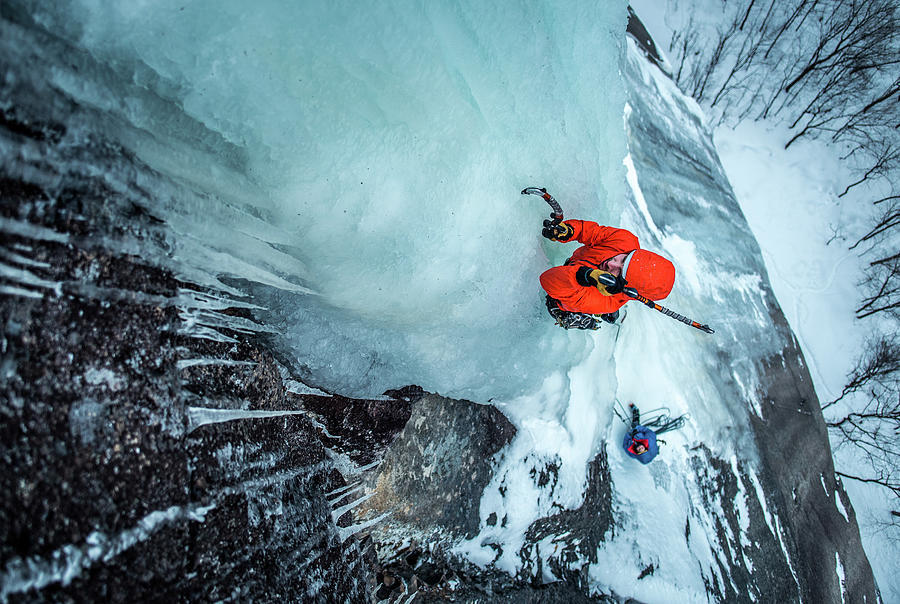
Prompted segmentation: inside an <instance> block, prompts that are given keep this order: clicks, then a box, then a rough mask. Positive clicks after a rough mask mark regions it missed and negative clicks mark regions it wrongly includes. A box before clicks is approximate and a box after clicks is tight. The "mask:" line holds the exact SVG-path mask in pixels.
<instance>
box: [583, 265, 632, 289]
mask: <svg viewBox="0 0 900 604" xmlns="http://www.w3.org/2000/svg"><path fill="white" fill-rule="evenodd" d="M586 280H587V281H588V282H589V283H590V284H592V285H595V286H596V287H597V289H599V290H600V293H601V294H603V295H604V296H612V295H615V294H621V293H622V292H623V291H625V279H623V278H622V276H621V275H618V276H617V275H613V274H612V273H607V272H606V271H601V270H600V269H599V268H595V269H594V270H592V271H591V272H590V273H588V275H587V277H586Z"/></svg>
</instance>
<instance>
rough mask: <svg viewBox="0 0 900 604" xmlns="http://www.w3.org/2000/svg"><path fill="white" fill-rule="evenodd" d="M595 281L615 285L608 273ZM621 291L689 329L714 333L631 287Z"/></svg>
mask: <svg viewBox="0 0 900 604" xmlns="http://www.w3.org/2000/svg"><path fill="white" fill-rule="evenodd" d="M597 281H599V282H600V284H601V285H608V286H614V285H615V284H616V278H615V276H613V275H611V274H609V273H601V274H600V276H599V277H597ZM622 291H623V293H624V294H625V295H626V296H629V297H631V298H634V299H635V300H637V301H638V302H643V303H644V304H646V305H647V306H649V307H650V308H653V309H655V310H658V311H659V312H661V313H662V314H664V315H667V316H669V317H672V318H673V319H675V320H676V321H681V322H682V323H684V324H685V325H690V326H691V327H695V328H697V329H699V330H700V331H705V332H706V333H716V332H715V331H714V330H713V329H712V328H711V327H710V326H709V325H703V324H701V323H697V322H696V321H692V320H691V319H688V318H687V317H685V316H684V315H679V314H678V313H677V312H673V311H671V310H669V309H668V308H666V307H665V306H660V305H659V304H657V303H656V302H654V301H653V300H650V299H649V298H645V297H644V296H642V295H640V294H639V293H638V292H637V290H636V289H634V288H633V287H626V288H625V289H623V290H622Z"/></svg>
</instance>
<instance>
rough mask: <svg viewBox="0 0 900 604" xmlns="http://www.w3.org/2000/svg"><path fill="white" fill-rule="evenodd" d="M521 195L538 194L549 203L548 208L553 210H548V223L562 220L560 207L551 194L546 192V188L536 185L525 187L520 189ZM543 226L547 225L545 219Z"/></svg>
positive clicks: (556, 222)
mask: <svg viewBox="0 0 900 604" xmlns="http://www.w3.org/2000/svg"><path fill="white" fill-rule="evenodd" d="M522 195H540V196H541V198H542V199H543V200H544V201H546V202H547V203H548V204H550V209H551V210H553V211H552V212H550V221H549V222H550V224H559V223H560V222H562V221H563V211H562V208H561V207H559V202H558V201H556V200H555V199H553V195H550V193H548V192H547V189H545V188H543V187H541V188H540V189H539V188H537V187H526V188H524V189H522ZM544 226H549V225H548V224H547V221H545V223H544Z"/></svg>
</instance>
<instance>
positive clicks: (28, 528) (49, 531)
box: [0, 116, 369, 602]
mask: <svg viewBox="0 0 900 604" xmlns="http://www.w3.org/2000/svg"><path fill="white" fill-rule="evenodd" d="M6 126H7V127H6V130H5V131H4V136H5V137H7V140H6V141H5V142H6V143H7V144H9V143H10V139H15V140H14V142H16V143H20V144H21V143H23V142H25V141H24V139H23V138H22V135H21V134H16V133H15V132H12V131H11V130H12V129H11V128H10V120H9V117H8V116H7V122H6ZM63 128H64V126H62V125H58V126H56V128H55V129H54V130H50V134H52V132H54V131H58V130H62V129H63ZM21 130H26V128H25V127H24V126H23V127H22V128H20V131H21ZM50 134H48V135H47V137H46V138H45V140H46V139H49V138H51V136H50ZM32 140H35V139H34V138H32ZM0 197H2V205H0V212H2V218H0V221H2V223H0V227H2V230H3V253H4V258H3V267H4V269H5V272H4V283H3V285H2V287H3V293H4V295H2V296H0V309H2V312H0V316H2V317H3V340H2V367H3V373H2V381H3V388H2V395H0V411H2V418H3V420H2V424H0V426H2V435H3V437H2V439H0V459H2V462H3V472H2V473H0V488H2V489H3V493H4V495H3V497H2V504H0V526H2V532H3V537H4V538H3V540H2V546H0V560H2V567H3V568H4V571H3V573H2V575H0V576H2V581H0V584H2V598H0V599H2V600H3V601H7V600H8V599H10V600H15V601H60V602H65V601H100V600H106V601H114V602H133V601H148V600H154V601H157V600H158V601H187V600H194V601H198V600H199V601H230V600H234V601H249V600H256V601H296V600H309V601H322V602H326V601H333V600H331V599H330V598H332V597H333V596H334V597H337V598H338V599H339V600H346V601H365V600H366V598H367V593H368V591H369V588H368V586H367V574H368V563H367V562H366V561H365V557H364V556H363V555H362V553H361V552H360V550H359V546H358V541H356V540H355V539H346V540H342V538H341V537H342V535H341V534H340V532H339V529H338V527H337V525H336V524H335V522H334V520H333V519H332V506H331V504H330V502H329V501H328V499H327V496H326V493H328V492H329V491H333V490H335V489H338V488H341V487H343V486H344V485H345V482H344V479H343V477H342V476H341V474H340V473H338V472H337V471H336V469H335V465H334V463H333V461H332V459H331V458H330V457H329V452H328V451H326V449H325V447H323V445H322V443H321V441H320V440H319V432H318V430H317V429H316V428H315V427H314V425H313V423H312V422H311V421H310V419H309V418H308V417H307V416H305V415H304V414H300V413H299V410H300V409H301V407H300V406H298V405H297V404H296V402H295V401H294V402H292V400H291V399H289V398H287V397H286V395H285V389H284V387H283V385H282V375H281V372H280V370H279V367H278V365H277V364H276V362H275V360H274V359H273V357H272V355H271V354H269V353H267V352H266V351H265V350H264V349H263V348H260V347H259V346H258V345H256V344H254V343H252V342H251V341H250V339H249V338H248V337H247V335H246V334H243V333H241V332H240V331H236V330H232V329H228V328H225V327H222V326H220V327H219V328H218V330H217V332H216V333H218V334H219V336H218V339H217V340H213V339H209V338H210V337H211V335H210V333H209V332H203V333H200V332H197V331H192V329H191V327H190V326H189V325H188V322H187V321H186V317H189V316H191V311H192V310H196V308H194V309H191V308H190V304H191V303H190V300H194V301H200V300H204V299H207V297H208V295H209V294H208V292H203V291H200V289H199V288H196V287H193V286H191V284H189V283H184V282H180V281H178V280H176V279H175V278H173V276H172V275H171V273H169V272H167V271H166V270H164V269H161V268H158V267H153V266H150V265H148V264H147V263H145V262H143V261H142V260H141V259H140V258H138V257H135V256H130V255H123V254H114V253H111V252H109V251H108V250H107V249H104V248H103V247H101V246H96V245H92V244H91V243H90V242H91V241H95V240H99V239H100V238H99V235H109V233H108V232H105V231H104V228H105V227H104V219H103V217H102V216H96V215H94V212H96V211H101V212H106V211H107V209H108V208H109V207H110V206H121V205H123V203H122V202H124V201H126V200H121V199H116V198H115V195H114V194H112V193H111V192H109V191H105V190H103V189H102V187H96V188H95V187H93V186H92V185H91V183H87V182H84V183H80V184H79V185H78V186H77V187H72V188H68V189H66V190H65V191H64V192H63V193H62V194H60V193H56V194H55V195H52V196H51V195H50V194H49V193H48V192H46V191H43V190H41V189H39V188H38V187H35V186H32V185H30V184H27V183H24V182H21V181H17V180H12V179H9V178H6V179H5V180H2V181H0ZM154 227H155V225H154V224H153V222H152V221H151V220H148V219H147V218H146V217H143V218H142V217H140V216H132V217H131V220H130V221H129V229H130V230H131V234H132V235H133V236H136V237H149V236H151V233H152V230H153V228H154ZM222 306H223V307H222V308H221V309H220V310H219V311H217V314H219V317H220V318H221V320H222V322H223V324H225V323H228V322H234V321H235V319H236V318H241V317H244V316H245V315H246V313H245V312H244V310H243V309H240V308H233V307H232V308H229V307H228V306H227V304H226V305H222ZM234 324H237V323H234ZM229 420H230V421H229ZM324 586H327V588H325V587H324Z"/></svg>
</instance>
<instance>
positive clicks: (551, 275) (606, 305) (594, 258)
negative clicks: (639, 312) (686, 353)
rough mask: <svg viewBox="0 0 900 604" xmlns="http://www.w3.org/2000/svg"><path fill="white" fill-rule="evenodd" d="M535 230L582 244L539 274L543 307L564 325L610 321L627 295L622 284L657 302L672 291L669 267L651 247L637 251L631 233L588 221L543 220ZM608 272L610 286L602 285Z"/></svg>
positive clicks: (591, 326) (586, 326)
mask: <svg viewBox="0 0 900 604" xmlns="http://www.w3.org/2000/svg"><path fill="white" fill-rule="evenodd" d="M541 234H542V235H543V236H544V237H546V238H547V239H550V240H551V241H559V242H562V243H566V242H569V241H573V240H574V241H578V242H579V243H582V244H583V245H582V246H581V247H580V248H578V249H577V250H575V253H573V254H572V256H571V257H570V258H569V259H568V260H566V262H565V263H564V264H563V265H562V266H556V267H553V268H551V269H548V270H546V271H544V273H543V274H541V286H542V287H543V288H544V290H546V292H547V310H548V311H549V312H550V314H551V316H553V318H554V319H556V322H557V324H558V325H560V326H562V327H564V328H566V329H572V328H574V329H599V328H600V325H601V323H600V320H599V319H598V318H597V317H595V316H593V315H599V317H600V319H602V320H603V321H606V322H607V323H615V322H616V320H617V319H618V317H619V309H620V308H621V307H622V305H623V304H625V303H626V302H628V300H630V299H631V298H629V297H628V295H627V294H625V293H624V288H625V286H626V284H627V285H628V287H632V288H634V289H636V290H637V291H638V293H639V294H641V295H642V296H644V297H646V298H649V299H650V300H662V299H663V298H665V297H666V296H668V295H669V293H670V292H671V291H672V285H673V284H674V283H675V267H674V266H673V265H672V263H671V262H670V261H669V260H668V259H666V258H663V257H662V256H660V255H659V254H655V253H653V252H651V251H648V250H644V249H641V246H640V244H639V243H638V239H637V237H635V236H634V235H633V234H632V233H631V232H629V231H626V230H625V229H617V228H613V227H608V226H600V225H599V224H597V223H596V222H591V221H589V220H566V221H564V222H560V223H558V224H557V223H553V222H551V221H549V220H548V221H545V222H544V229H543V231H541ZM602 273H610V274H611V275H613V276H614V277H615V278H616V283H615V285H612V286H609V285H602V284H600V282H599V281H598V276H599V275H601V274H602Z"/></svg>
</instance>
